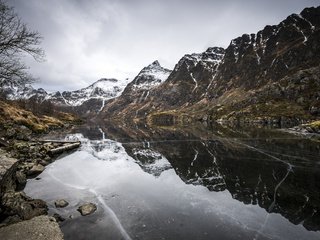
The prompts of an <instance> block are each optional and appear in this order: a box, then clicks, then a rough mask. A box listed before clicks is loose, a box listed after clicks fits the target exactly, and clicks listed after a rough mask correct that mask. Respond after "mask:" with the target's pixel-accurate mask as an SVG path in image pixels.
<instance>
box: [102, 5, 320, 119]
mask: <svg viewBox="0 0 320 240" xmlns="http://www.w3.org/2000/svg"><path fill="white" fill-rule="evenodd" d="M319 25H320V7H317V8H314V7H312V8H306V9H304V10H303V11H302V12H301V13H300V14H292V15H290V16H289V17H287V18H286V19H285V20H283V21H282V22H281V23H280V24H278V25H273V26H266V27H265V28H264V29H263V30H261V31H259V32H257V33H255V34H243V35H242V36H240V37H238V38H236V39H233V40H232V41H231V42H230V44H229V46H228V47H227V48H226V49H223V48H219V47H213V48H209V49H207V50H206V51H205V52H203V53H200V54H187V55H185V56H183V57H182V58H181V59H180V61H179V62H178V63H177V65H176V66H175V68H174V70H173V71H172V72H171V74H170V75H169V76H168V79H167V80H166V81H164V82H163V83H162V84H160V85H159V86H157V87H154V88H152V89H151V90H148V91H147V92H146V93H145V95H143V94H142V95H141V96H140V98H138V96H137V95H132V94H130V92H126V91H124V92H123V94H122V95H121V96H120V97H119V98H117V99H114V100H113V101H111V102H110V104H111V105H109V104H108V106H107V107H106V108H104V114H101V116H103V118H104V119H107V120H117V121H119V120H122V121H128V120H130V119H133V120H134V122H137V121H140V120H142V121H147V122H148V123H149V124H157V125H159V124H160V125H161V124H165V125H166V124H173V123H181V122H190V121H195V120H202V121H210V120H216V121H232V122H259V123H284V122H289V123H293V122H294V123H297V122H303V121H305V120H309V119H312V118H317V117H319V115H320V95H319V89H320V77H319V76H320V75H319V73H320V67H319V63H320V44H319V43H320V41H319V39H320V36H319V35H320V31H319ZM125 94H126V96H124V95H125ZM124 99H126V101H124ZM139 99H142V100H143V101H142V102H141V101H140V100H139Z"/></svg>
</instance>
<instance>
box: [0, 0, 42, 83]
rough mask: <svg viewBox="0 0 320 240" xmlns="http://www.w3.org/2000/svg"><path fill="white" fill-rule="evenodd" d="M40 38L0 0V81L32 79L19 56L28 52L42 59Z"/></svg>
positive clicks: (29, 80) (30, 80)
mask: <svg viewBox="0 0 320 240" xmlns="http://www.w3.org/2000/svg"><path fill="white" fill-rule="evenodd" d="M41 40H42V37H41V36H40V34H39V33H38V32H36V31H31V30H29V29H28V27H27V26H26V25H25V24H24V23H22V22H21V19H20V18H19V16H18V15H17V14H16V13H15V11H14V9H13V8H12V7H9V6H7V5H6V4H5V3H4V2H3V1H2V0H0V83H2V82H4V81H6V82H11V83H30V82H32V81H34V79H33V78H32V77H31V75H30V74H28V72H27V71H26V70H27V69H28V68H27V66H26V65H25V64H24V63H23V62H21V57H22V56H23V55H24V54H28V55H31V56H32V57H33V58H34V59H35V60H36V61H42V60H44V51H43V50H42V49H41V48H40V47H39V44H40V43H41Z"/></svg>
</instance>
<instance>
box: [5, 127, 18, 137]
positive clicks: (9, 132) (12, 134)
mask: <svg viewBox="0 0 320 240" xmlns="http://www.w3.org/2000/svg"><path fill="white" fill-rule="evenodd" d="M16 134H17V132H16V130H15V129H14V128H8V129H7V131H6V137H8V138H13V137H15V135H16Z"/></svg>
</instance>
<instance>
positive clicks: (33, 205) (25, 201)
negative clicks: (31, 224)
mask: <svg viewBox="0 0 320 240" xmlns="http://www.w3.org/2000/svg"><path fill="white" fill-rule="evenodd" d="M2 205H3V210H4V215H7V216H14V215H17V216H19V218H20V219H22V220H27V219H31V218H33V217H35V216H39V215H44V214H47V211H48V207H47V205H46V203H45V202H44V201H42V200H40V199H32V198H30V197H28V196H26V195H25V193H24V192H14V191H8V192H6V193H5V194H4V195H3V197H2Z"/></svg>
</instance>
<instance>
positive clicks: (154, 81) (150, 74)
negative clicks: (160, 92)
mask: <svg viewBox="0 0 320 240" xmlns="http://www.w3.org/2000/svg"><path fill="white" fill-rule="evenodd" d="M170 73H171V70H169V69H166V68H163V67H162V66H161V65H160V63H159V62H158V61H154V62H153V63H151V64H150V65H148V66H147V67H144V68H143V69H142V70H141V71H140V73H139V74H138V75H137V76H136V77H135V79H134V80H133V83H134V85H133V88H134V90H150V89H152V88H154V87H156V86H158V85H160V84H161V83H163V82H164V81H165V80H167V78H168V77H169V75H170Z"/></svg>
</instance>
